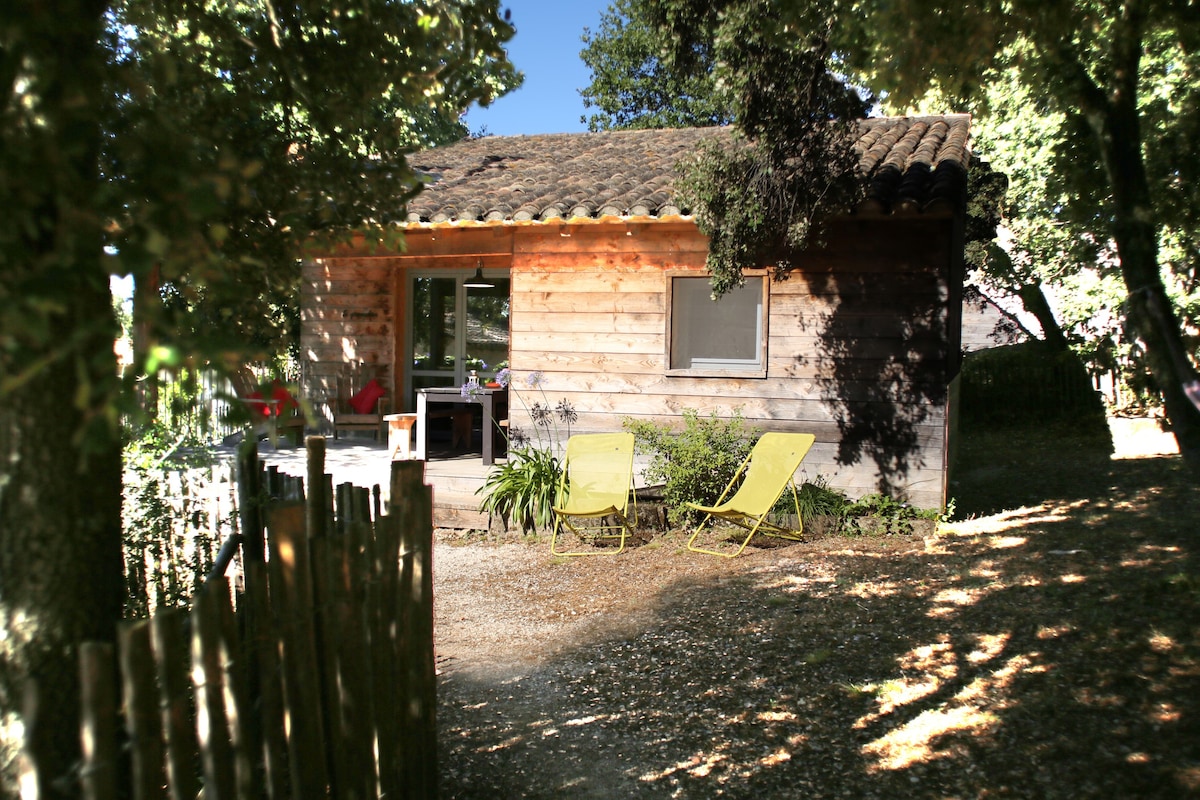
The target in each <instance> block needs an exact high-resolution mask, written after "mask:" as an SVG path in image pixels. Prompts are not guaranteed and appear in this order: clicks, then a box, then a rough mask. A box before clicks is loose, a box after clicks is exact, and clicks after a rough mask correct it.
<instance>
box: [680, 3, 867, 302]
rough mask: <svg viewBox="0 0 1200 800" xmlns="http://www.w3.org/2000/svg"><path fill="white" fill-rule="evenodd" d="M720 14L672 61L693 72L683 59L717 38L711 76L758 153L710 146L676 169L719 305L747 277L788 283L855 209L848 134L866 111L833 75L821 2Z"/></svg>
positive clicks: (754, 6) (856, 184) (856, 189)
mask: <svg viewBox="0 0 1200 800" xmlns="http://www.w3.org/2000/svg"><path fill="white" fill-rule="evenodd" d="M663 4H664V5H667V6H670V5H671V4H670V3H666V2H664V3H663ZM684 5H686V3H685V4H684ZM720 5H723V6H725V9H724V13H722V14H720V15H718V16H717V17H716V18H714V22H715V28H714V29H712V31H711V32H705V33H704V34H702V35H700V36H698V37H697V39H696V40H695V41H694V42H687V41H682V42H680V45H679V47H680V49H679V50H677V51H676V53H675V58H676V59H677V62H678V63H682V64H692V63H694V58H695V56H694V54H693V53H692V52H691V51H689V52H686V53H685V52H683V49H685V48H690V47H692V46H693V45H695V44H702V43H706V42H708V41H709V39H708V38H707V36H708V35H711V37H712V38H711V42H712V51H713V56H714V63H715V66H714V71H713V74H714V78H715V79H716V81H717V85H718V86H719V87H720V88H721V90H722V93H723V94H724V96H725V97H726V98H727V102H728V103H729V106H730V108H731V109H732V110H733V112H734V116H735V118H736V120H737V122H736V124H737V126H738V128H739V129H740V131H741V132H742V133H744V134H745V136H746V139H747V140H748V142H749V143H750V144H749V145H746V144H744V143H738V144H735V146H734V147H726V148H722V147H719V146H709V147H703V148H700V149H699V150H698V151H697V153H696V154H695V155H694V156H693V157H692V158H690V159H686V160H685V161H684V162H683V163H682V164H681V165H680V166H681V170H682V173H683V179H682V180H681V182H680V186H679V192H680V198H681V200H682V203H683V205H684V206H685V207H688V208H690V209H692V212H693V213H694V214H695V216H696V223H697V225H698V226H699V227H700V230H701V231H703V232H704V233H705V234H706V235H707V236H708V237H709V254H708V262H707V263H708V269H709V272H710V273H711V275H712V285H713V294H714V295H715V296H720V295H722V294H723V293H725V292H726V291H728V290H729V289H730V288H732V287H734V286H740V285H741V284H742V280H743V279H742V272H743V270H746V269H751V268H761V267H770V268H773V269H774V270H775V271H776V274H777V275H781V274H783V273H786V272H787V271H789V270H790V269H792V268H793V267H794V265H795V264H794V262H795V257H796V254H797V253H799V252H800V251H802V250H804V249H805V248H806V247H807V246H809V245H810V244H811V243H813V242H814V241H818V240H819V239H818V237H819V232H820V226H821V223H822V221H823V220H824V219H825V218H826V217H827V216H828V215H830V214H831V213H838V212H843V211H845V210H846V209H848V208H851V207H853V205H854V203H855V201H856V200H857V199H858V198H859V197H860V196H861V192H862V191H863V187H862V183H861V181H860V180H859V179H858V176H857V173H856V167H857V156H856V155H855V153H854V150H853V147H852V146H851V145H852V141H853V138H852V136H851V133H852V131H853V127H852V126H853V121H854V120H857V119H859V118H861V117H862V116H864V115H865V113H866V109H867V106H868V104H869V103H868V100H867V99H865V98H863V97H862V96H860V95H859V94H858V93H857V92H856V91H855V90H854V89H853V88H851V87H849V86H847V85H846V84H845V83H844V81H843V80H842V79H841V78H839V77H838V76H836V75H835V74H834V73H833V72H832V71H831V59H832V51H831V49H830V47H829V38H828V37H829V22H830V21H829V18H828V16H827V11H828V9H827V8H825V7H823V4H821V3H816V4H812V5H811V6H807V7H801V6H798V5H797V6H788V7H786V8H785V9H780V8H778V7H776V6H774V5H771V4H766V3H761V2H753V1H752V0H741V1H738V0H734V1H733V2H729V3H725V4H720Z"/></svg>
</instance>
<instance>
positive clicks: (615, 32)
mask: <svg viewBox="0 0 1200 800" xmlns="http://www.w3.org/2000/svg"><path fill="white" fill-rule="evenodd" d="M583 43H584V45H585V46H584V48H583V50H582V51H581V52H580V53H579V57H580V58H581V59H583V63H585V64H586V65H587V66H588V69H590V70H591V73H592V76H591V83H590V84H589V85H588V86H587V87H586V88H585V89H583V90H581V91H580V94H581V95H582V96H583V104H584V107H586V108H596V109H599V110H598V111H597V113H595V114H592V115H591V116H589V117H586V118H585V119H584V121H586V122H587V124H588V129H589V130H593V131H597V130H613V129H620V128H627V129H638V128H677V127H708V126H711V125H725V124H728V123H729V122H731V121H732V111H731V110H730V109H729V108H728V107H727V106H726V104H725V103H724V102H723V99H722V98H721V96H720V94H719V93H718V91H717V88H716V85H715V83H714V81H713V79H712V67H713V54H712V45H711V43H710V42H700V43H698V45H697V48H698V49H697V53H696V54H695V57H696V62H697V63H696V65H695V67H694V68H692V69H689V70H686V71H683V70H675V69H672V68H671V67H670V65H668V64H666V63H664V61H663V59H662V47H661V39H660V33H659V30H658V29H657V28H656V27H655V26H654V24H653V22H652V20H651V19H650V18H649V17H648V16H647V14H646V5H645V3H642V2H639V0H615V2H614V3H613V4H612V5H611V6H610V7H609V9H608V10H607V11H605V12H603V13H602V14H601V16H600V27H599V29H598V30H597V31H596V32H595V33H593V32H592V31H590V30H588V29H586V28H585V29H584V32H583Z"/></svg>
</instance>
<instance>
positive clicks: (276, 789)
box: [193, 563, 288, 800]
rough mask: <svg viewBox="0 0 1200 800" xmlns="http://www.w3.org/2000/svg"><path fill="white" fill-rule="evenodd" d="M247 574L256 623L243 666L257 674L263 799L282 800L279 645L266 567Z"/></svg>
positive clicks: (284, 762)
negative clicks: (248, 657) (249, 651)
mask: <svg viewBox="0 0 1200 800" xmlns="http://www.w3.org/2000/svg"><path fill="white" fill-rule="evenodd" d="M247 572H248V574H247V576H246V607H247V609H250V610H252V613H253V615H254V619H255V620H256V621H257V622H258V623H259V624H258V627H257V628H256V629H255V631H254V635H253V637H252V638H248V639H247V640H246V642H247V645H248V649H250V650H252V651H253V652H254V656H253V658H250V659H247V664H248V666H249V667H250V668H253V669H257V671H258V687H259V693H258V695H257V700H258V708H259V719H260V723H259V727H260V731H261V735H262V753H263V756H262V760H263V770H264V776H263V782H264V783H265V785H266V796H267V797H270V798H273V800H284V799H285V798H286V797H287V796H288V753H287V746H288V745H287V736H286V734H285V732H284V709H283V686H282V681H283V675H282V666H281V664H280V659H279V647H280V642H279V638H278V637H277V636H276V634H275V633H274V631H275V628H276V626H275V625H274V624H272V619H273V616H272V612H271V602H270V597H269V595H268V593H267V589H268V586H267V565H266V563H257V564H248V565H247ZM193 798H194V795H193Z"/></svg>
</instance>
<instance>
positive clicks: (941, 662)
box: [898, 642, 958, 679]
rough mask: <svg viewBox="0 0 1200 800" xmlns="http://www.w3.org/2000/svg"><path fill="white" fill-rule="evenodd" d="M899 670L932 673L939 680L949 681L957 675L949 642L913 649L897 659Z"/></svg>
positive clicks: (952, 649) (952, 650)
mask: <svg viewBox="0 0 1200 800" xmlns="http://www.w3.org/2000/svg"><path fill="white" fill-rule="evenodd" d="M898 663H899V666H900V669H903V670H920V671H922V672H932V673H933V674H935V675H937V676H938V677H939V678H945V679H950V678H953V677H954V676H955V675H957V674H958V667H957V666H956V665H955V656H954V648H953V647H951V646H950V643H949V642H938V643H937V644H927V645H924V646H922V647H914V648H913V649H912V650H909V651H908V652H907V653H905V654H904V655H902V656H900V658H899V659H898Z"/></svg>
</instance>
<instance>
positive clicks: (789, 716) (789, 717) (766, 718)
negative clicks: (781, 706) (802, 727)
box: [757, 711, 798, 722]
mask: <svg viewBox="0 0 1200 800" xmlns="http://www.w3.org/2000/svg"><path fill="white" fill-rule="evenodd" d="M757 716H758V721H759V722H794V721H795V720H797V719H798V717H797V716H796V715H795V714H793V713H792V712H790V711H760V712H758V715H757Z"/></svg>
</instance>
